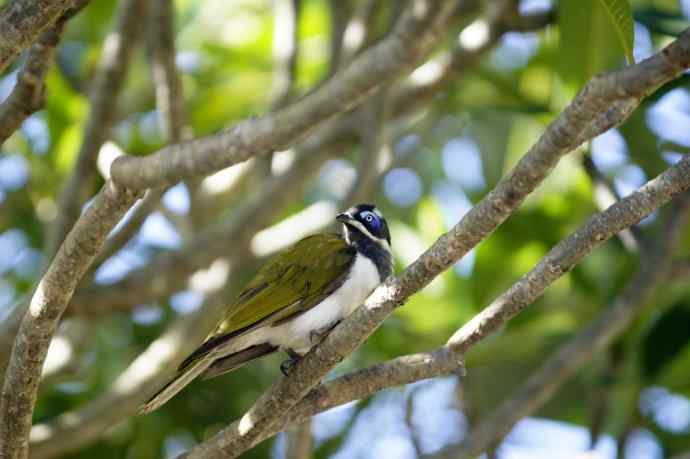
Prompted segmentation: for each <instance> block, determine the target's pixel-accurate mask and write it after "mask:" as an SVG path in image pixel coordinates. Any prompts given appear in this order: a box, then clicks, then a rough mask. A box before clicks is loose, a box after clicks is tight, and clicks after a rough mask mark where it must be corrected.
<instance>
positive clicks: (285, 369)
mask: <svg viewBox="0 0 690 459" xmlns="http://www.w3.org/2000/svg"><path fill="white" fill-rule="evenodd" d="M297 362H299V358H297V359H295V358H293V357H290V358H289V359H287V360H285V361H283V363H281V364H280V372H281V373H283V376H288V375H289V374H290V373H291V372H292V370H293V369H294V368H295V366H296V365H297Z"/></svg>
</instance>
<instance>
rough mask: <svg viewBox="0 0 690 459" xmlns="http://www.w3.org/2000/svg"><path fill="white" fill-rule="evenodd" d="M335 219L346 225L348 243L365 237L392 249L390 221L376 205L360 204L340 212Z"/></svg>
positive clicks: (387, 248) (345, 231)
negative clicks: (388, 221) (389, 229)
mask: <svg viewBox="0 0 690 459" xmlns="http://www.w3.org/2000/svg"><path fill="white" fill-rule="evenodd" d="M335 219H336V220H337V221H339V222H340V223H342V224H343V225H344V233H345V239H346V240H347V241H348V243H351V241H352V240H353V239H356V238H360V237H365V238H367V239H370V240H372V241H374V242H376V243H378V244H379V245H381V247H383V248H384V249H386V250H388V251H389V250H390V247H391V234H390V232H389V231H388V223H386V219H385V218H383V214H381V212H380V211H379V210H378V209H377V208H376V206H375V205H373V204H358V205H356V206H353V207H350V208H349V209H347V210H346V211H345V212H343V213H341V214H338V215H337V216H336V217H335Z"/></svg>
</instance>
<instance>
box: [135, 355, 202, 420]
mask: <svg viewBox="0 0 690 459" xmlns="http://www.w3.org/2000/svg"><path fill="white" fill-rule="evenodd" d="M214 361H215V359H214V358H212V357H206V358H202V359H200V360H199V361H197V362H195V363H194V364H192V365H190V366H188V367H187V368H185V369H184V370H182V371H181V372H179V373H178V374H177V375H176V376H175V377H174V378H173V379H172V380H171V381H170V382H168V383H167V384H166V385H165V386H163V388H162V389H161V390H159V391H158V392H156V394H155V395H154V396H153V397H151V398H150V399H149V400H148V401H147V402H146V403H144V404H143V405H141V406H140V407H139V414H148V413H150V412H152V411H154V410H157V409H158V408H160V407H161V406H162V405H163V404H164V403H166V402H167V401H168V400H170V399H171V398H172V397H173V396H174V395H175V394H177V393H178V392H179V391H181V390H182V389H184V387H185V386H186V385H187V384H189V383H190V382H192V380H193V379H194V378H196V377H197V376H199V375H200V374H201V373H203V372H204V371H205V370H206V369H207V368H208V367H210V366H211V364H213V362H214Z"/></svg>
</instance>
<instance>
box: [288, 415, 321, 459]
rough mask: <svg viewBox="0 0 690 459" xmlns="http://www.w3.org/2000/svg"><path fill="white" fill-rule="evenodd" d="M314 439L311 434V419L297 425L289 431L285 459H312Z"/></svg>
mask: <svg viewBox="0 0 690 459" xmlns="http://www.w3.org/2000/svg"><path fill="white" fill-rule="evenodd" d="M313 448H314V437H313V436H312V434H311V419H308V420H306V421H304V422H302V423H299V424H295V425H293V426H292V427H290V428H289V429H288V430H287V452H286V453H285V459H311V458H312V457H313V453H312V449H313Z"/></svg>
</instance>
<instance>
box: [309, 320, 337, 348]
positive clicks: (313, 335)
mask: <svg viewBox="0 0 690 459" xmlns="http://www.w3.org/2000/svg"><path fill="white" fill-rule="evenodd" d="M339 323H340V321H339V320H338V321H336V322H334V323H333V325H326V326H325V327H323V328H319V329H316V330H312V331H311V332H309V341H310V342H311V345H312V346H315V345H317V344H319V343H320V342H321V341H323V340H324V338H326V336H328V334H329V333H330V332H331V331H332V330H333V329H334V328H335V326H336V325H338V324H339Z"/></svg>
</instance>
